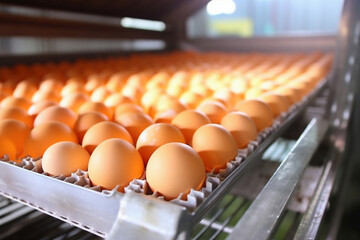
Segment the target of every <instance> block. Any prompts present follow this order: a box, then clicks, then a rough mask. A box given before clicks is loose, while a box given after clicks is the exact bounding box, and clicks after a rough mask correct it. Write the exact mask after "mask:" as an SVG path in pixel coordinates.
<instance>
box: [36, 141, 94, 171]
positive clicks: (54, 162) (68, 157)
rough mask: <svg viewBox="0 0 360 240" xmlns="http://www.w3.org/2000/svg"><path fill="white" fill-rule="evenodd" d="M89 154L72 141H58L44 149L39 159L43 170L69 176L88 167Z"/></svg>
mask: <svg viewBox="0 0 360 240" xmlns="http://www.w3.org/2000/svg"><path fill="white" fill-rule="evenodd" d="M89 158H90V154H89V153H88V152H87V151H86V150H85V149H84V148H82V147H81V146H80V145H79V144H77V143H74V142H66V141H65V142H58V143H55V144H53V145H51V146H50V147H48V148H47V149H46V151H45V152H44V155H43V157H42V159H41V166H42V169H43V170H44V172H46V173H48V174H50V175H53V176H61V175H63V176H70V175H71V173H75V172H76V171H77V170H79V169H80V170H84V171H86V170H87V169H88V164H89Z"/></svg>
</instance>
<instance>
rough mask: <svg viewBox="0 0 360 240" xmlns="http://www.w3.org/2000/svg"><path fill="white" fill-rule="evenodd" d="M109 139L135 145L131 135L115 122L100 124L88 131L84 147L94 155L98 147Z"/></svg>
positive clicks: (84, 139) (83, 142)
mask: <svg viewBox="0 0 360 240" xmlns="http://www.w3.org/2000/svg"><path fill="white" fill-rule="evenodd" d="M109 138H121V139H123V140H125V141H127V142H129V143H130V144H133V141H132V138H131V135H130V134H129V132H128V131H127V130H126V129H125V128H124V127H123V126H121V125H120V124H118V123H114V122H99V123H96V124H95V125H93V126H91V127H90V128H89V130H87V132H86V133H85V135H84V138H83V141H82V146H83V147H84V148H85V149H86V150H87V151H88V152H89V153H92V152H93V151H94V149H95V148H96V146H98V145H99V144H100V143H101V142H103V141H105V140H107V139H109Z"/></svg>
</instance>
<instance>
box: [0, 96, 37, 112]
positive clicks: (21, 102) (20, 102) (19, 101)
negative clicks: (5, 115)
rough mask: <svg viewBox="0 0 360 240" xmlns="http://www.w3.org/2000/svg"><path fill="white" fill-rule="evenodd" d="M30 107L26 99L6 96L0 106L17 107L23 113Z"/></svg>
mask: <svg viewBox="0 0 360 240" xmlns="http://www.w3.org/2000/svg"><path fill="white" fill-rule="evenodd" d="M30 106H31V102H30V101H29V100H27V99H26V98H17V97H13V96H8V97H6V98H4V99H3V100H2V101H1V104H0V107H1V108H6V107H18V108H22V109H24V110H25V111H27V110H28V109H29V107H30Z"/></svg>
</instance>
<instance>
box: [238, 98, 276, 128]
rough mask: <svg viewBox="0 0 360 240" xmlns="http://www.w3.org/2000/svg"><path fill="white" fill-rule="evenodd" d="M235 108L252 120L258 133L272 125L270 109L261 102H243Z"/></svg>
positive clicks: (256, 100) (272, 118)
mask: <svg viewBox="0 0 360 240" xmlns="http://www.w3.org/2000/svg"><path fill="white" fill-rule="evenodd" d="M235 108H236V110H237V111H239V112H244V113H246V114H247V115H249V116H250V117H251V118H252V120H254V122H255V125H256V129H257V131H258V132H261V131H262V130H264V129H265V128H267V127H270V126H272V124H273V121H274V116H273V113H272V111H271V108H270V107H269V105H267V104H266V103H264V102H263V101H261V100H258V99H251V100H244V101H241V102H239V103H238V104H237V105H236V107H235Z"/></svg>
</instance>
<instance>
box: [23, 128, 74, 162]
mask: <svg viewBox="0 0 360 240" xmlns="http://www.w3.org/2000/svg"><path fill="white" fill-rule="evenodd" d="M62 141H70V142H74V143H77V142H78V139H77V137H76V135H75V133H74V132H73V130H71V128H70V127H69V126H67V125H66V124H64V123H61V122H46V123H43V124H41V125H38V126H35V127H34V128H33V129H32V130H31V132H30V134H29V136H28V137H27V138H26V141H25V146H24V155H25V156H31V157H33V158H37V157H40V156H42V155H43V154H44V152H45V150H46V149H47V148H48V147H50V146H51V145H53V144H54V143H57V142H62Z"/></svg>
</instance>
